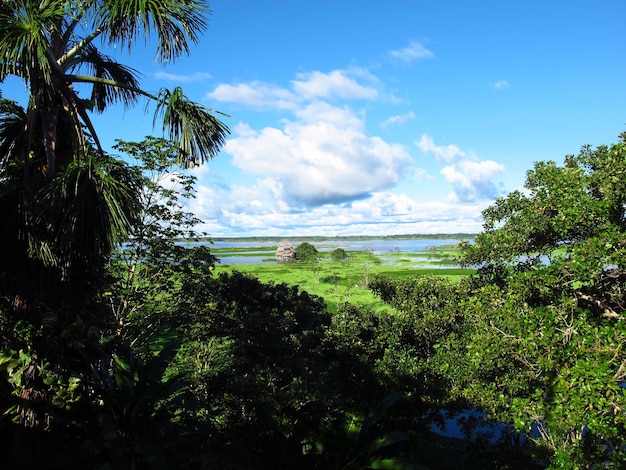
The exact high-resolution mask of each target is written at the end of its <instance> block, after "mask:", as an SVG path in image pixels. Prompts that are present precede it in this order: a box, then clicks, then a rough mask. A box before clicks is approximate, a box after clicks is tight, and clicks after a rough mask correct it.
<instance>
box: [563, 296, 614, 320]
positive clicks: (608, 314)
mask: <svg viewBox="0 0 626 470" xmlns="http://www.w3.org/2000/svg"><path fill="white" fill-rule="evenodd" d="M574 295H575V296H576V298H577V299H582V300H585V301H587V302H589V303H590V304H593V305H595V306H596V307H598V308H599V309H601V310H602V316H603V317H605V318H611V319H613V320H619V319H621V318H622V316H621V315H620V314H619V313H617V312H616V311H615V310H613V309H612V308H611V307H609V306H608V305H606V304H605V303H604V302H602V301H601V300H598V299H594V298H593V297H591V296H590V295H587V294H584V293H582V292H580V291H576V292H574Z"/></svg>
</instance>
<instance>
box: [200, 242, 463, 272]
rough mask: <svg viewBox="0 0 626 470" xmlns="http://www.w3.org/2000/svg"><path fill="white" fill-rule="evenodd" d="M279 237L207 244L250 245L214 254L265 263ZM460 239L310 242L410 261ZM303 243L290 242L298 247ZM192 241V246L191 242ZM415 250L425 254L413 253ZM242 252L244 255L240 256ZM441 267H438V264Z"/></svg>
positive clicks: (228, 261) (224, 258)
mask: <svg viewBox="0 0 626 470" xmlns="http://www.w3.org/2000/svg"><path fill="white" fill-rule="evenodd" d="M280 241H281V240H278V239H277V240H275V241H255V240H252V241H244V242H240V241H227V240H226V241H217V242H214V243H212V244H208V246H209V248H236V249H238V250H242V249H245V248H248V247H249V248H251V249H250V250H249V251H238V253H237V255H228V254H226V255H224V256H221V255H220V254H217V253H216V256H218V258H219V259H220V263H221V264H261V263H266V262H270V263H271V262H274V259H273V258H274V249H275V248H276V247H277V246H278V244H279V243H280ZM459 242H461V240H460V239H435V238H424V239H409V240H385V239H374V240H324V241H319V242H317V241H312V242H309V243H311V244H312V245H313V246H314V247H315V248H317V250H318V251H319V252H329V251H333V250H335V249H336V248H343V249H344V250H346V251H364V250H371V251H372V252H373V253H374V254H375V255H385V254H389V253H407V254H408V253H411V255H412V256H409V257H408V258H409V259H411V260H412V261H415V262H419V261H423V260H425V259H427V258H428V257H429V256H430V254H429V253H428V252H427V251H425V250H427V249H428V248H433V247H434V248H439V247H442V246H446V245H455V244H458V243H459ZM300 243H302V242H292V244H293V246H294V247H297V246H298V245H299V244H300ZM194 244H195V245H201V244H204V243H202V242H199V243H194ZM194 244H192V245H194ZM259 247H267V248H268V251H258V250H257V251H255V250H252V248H259ZM416 251H423V252H424V253H419V254H416V253H414V252H416ZM242 255H245V256H242ZM439 267H441V266H439Z"/></svg>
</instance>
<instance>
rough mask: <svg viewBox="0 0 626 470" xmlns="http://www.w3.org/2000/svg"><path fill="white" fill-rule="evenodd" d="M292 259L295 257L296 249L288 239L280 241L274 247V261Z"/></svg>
mask: <svg viewBox="0 0 626 470" xmlns="http://www.w3.org/2000/svg"><path fill="white" fill-rule="evenodd" d="M294 259H296V250H294V248H293V245H292V244H291V243H290V242H289V240H283V241H282V242H280V243H279V244H278V248H277V249H276V261H278V262H282V263H284V262H286V261H293V260H294Z"/></svg>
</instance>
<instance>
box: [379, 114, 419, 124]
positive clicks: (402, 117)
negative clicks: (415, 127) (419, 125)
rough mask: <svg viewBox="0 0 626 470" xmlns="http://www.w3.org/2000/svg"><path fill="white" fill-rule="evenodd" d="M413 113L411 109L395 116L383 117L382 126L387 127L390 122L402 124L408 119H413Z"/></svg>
mask: <svg viewBox="0 0 626 470" xmlns="http://www.w3.org/2000/svg"><path fill="white" fill-rule="evenodd" d="M414 118H415V113H414V112H413V111H409V112H408V113H404V114H398V115H396V116H391V117H388V118H387V119H385V120H384V121H383V122H382V123H381V126H382V127H387V126H388V125H390V124H403V123H405V122H406V121H408V120H409V119H414Z"/></svg>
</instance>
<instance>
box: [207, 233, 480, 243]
mask: <svg viewBox="0 0 626 470" xmlns="http://www.w3.org/2000/svg"><path fill="white" fill-rule="evenodd" d="M474 237H476V234H475V233H434V234H404V235H336V236H323V235H309V236H294V237H289V236H263V237H203V238H201V240H206V241H213V242H254V241H260V242H269V241H275V240H290V241H298V242H305V241H308V242H310V241H317V242H319V241H333V240H347V241H359V240H472V239H474Z"/></svg>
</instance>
